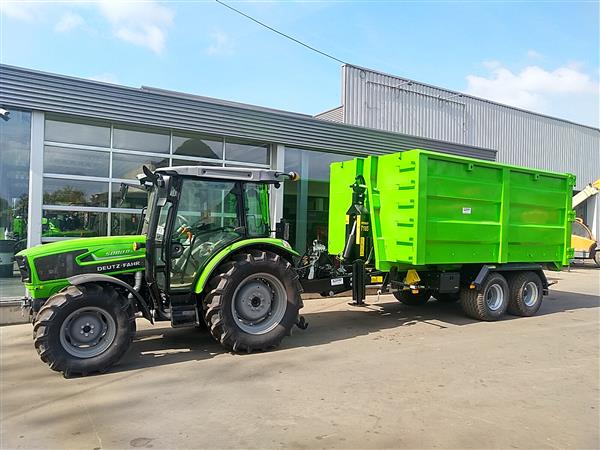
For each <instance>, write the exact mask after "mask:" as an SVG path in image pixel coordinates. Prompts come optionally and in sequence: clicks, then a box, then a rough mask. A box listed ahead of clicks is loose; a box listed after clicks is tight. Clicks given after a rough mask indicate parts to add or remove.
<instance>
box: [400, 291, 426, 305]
mask: <svg viewBox="0 0 600 450" xmlns="http://www.w3.org/2000/svg"><path fill="white" fill-rule="evenodd" d="M394 297H396V300H398V301H399V302H401V303H404V304H405V305H408V306H421V305H424V304H425V303H427V302H428V301H429V299H430V298H431V292H430V291H428V290H421V291H419V293H418V294H413V293H412V292H411V291H409V290H402V291H396V292H394Z"/></svg>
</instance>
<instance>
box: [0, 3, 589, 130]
mask: <svg viewBox="0 0 600 450" xmlns="http://www.w3.org/2000/svg"><path fill="white" fill-rule="evenodd" d="M224 1H226V2H227V3H229V4H231V5H232V6H234V7H235V8H237V9H240V10H242V11H244V12H245V13H247V14H249V15H251V16H253V17H255V18H256V19H258V20H261V21H263V22H265V23H267V24H268V25H270V26H272V27H275V28H277V29H279V30H281V31H283V32H285V33H287V34H290V35H292V36H293V37H295V38H297V39H299V40H302V41H304V42H306V43H307V44H309V45H311V46H313V47H316V48H318V49H320V50H322V51H325V52H327V53H330V54H332V55H334V56H335V57H336V58H338V59H340V60H342V61H346V62H349V63H351V64H355V65H359V66H363V67H368V68H371V69H374V70H379V71H382V72H386V73H391V74H393V75H397V76H400V77H406V78H410V79H414V80H417V81H421V82H425V83H429V84H433V85H436V86H440V87H443V88H447V89H451V90H456V91H460V92H466V93H469V94H472V95H475V96H478V97H483V98H487V99H491V100H495V101H498V102H501V103H504V104H507V105H511V106H516V107H520V108H524V109H528V110H532V111H536V112H540V113H543V114H547V115H550V116H555V117H560V118H564V119H568V120H571V121H574V122H578V123H582V124H586V125H591V126H594V127H599V126H600V116H599V109H600V98H599V81H598V80H599V76H600V61H599V59H600V44H599V42H600V31H599V23H600V8H599V5H600V3H599V2H598V1H563V2H561V1H510V0H506V1H502V2H500V1H460V2H453V1H257V2H239V1H228V0H224ZM0 11H1V12H0V21H1V22H0V62H2V63H3V64H10V65H15V66H20V67H26V68H31V69H36V70H42V71H46V72H53V73H59V74H64V75H70V76H76V77H81V78H89V79H94V80H98V81H105V82H110V83H116V84H122V85H127V86H132V87H140V86H152V87H158V88H163V89H170V90H175V91H182V92H186V93H193V94H199V95H204V96H208V97H216V98H221V99H226V100H233V101H239V102H244V103H250V104H254V105H261V106H267V107H271V108H276V109H283V110H288V111H295V112H300V113H305V114H311V115H312V114H317V113H319V112H322V111H325V110H327V109H331V108H333V107H336V106H339V105H340V103H341V99H340V94H341V64H340V63H339V62H337V61H334V60H331V59H329V58H327V57H324V56H322V55H320V54H317V53H315V52H312V51H310V50H308V49H306V48H304V47H302V46H300V45H298V44H295V43H293V42H291V41H289V40H287V39H285V38H283V37H281V36H279V35H277V34H275V33H273V32H271V31H269V30H267V29H265V28H263V27H261V26H259V25H257V24H256V23H254V22H252V21H250V20H248V19H246V18H244V17H242V16H240V15H237V14H236V13H235V12H232V11H231V10H229V9H227V8H225V7H224V6H222V5H220V4H218V3H216V2H215V1H212V0H210V1H190V0H188V1H186V0H182V1H161V2H159V1H125V0H121V1H119V0H102V1H81V0H74V1H62V2H52V1H27V0H19V1H12V0H0Z"/></svg>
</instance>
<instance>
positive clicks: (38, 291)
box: [17, 236, 146, 298]
mask: <svg viewBox="0 0 600 450" xmlns="http://www.w3.org/2000/svg"><path fill="white" fill-rule="evenodd" d="M145 241H146V236H105V237H93V238H82V239H70V240H66V241H60V242H52V243H50V244H43V245H37V246H35V247H32V248H28V249H26V250H22V251H20V252H19V253H17V255H20V256H26V257H27V262H28V264H29V267H30V269H31V281H30V282H28V283H25V287H26V288H27V290H28V291H29V292H30V294H31V297H32V298H48V297H50V296H51V295H53V294H55V293H56V292H58V291H60V290H61V289H62V288H64V287H66V286H68V285H69V282H68V281H67V280H66V279H65V278H61V279H56V280H50V281H42V280H40V279H39V277H38V274H37V272H36V269H35V262H36V259H38V258H41V257H43V256H50V255H59V254H61V253H67V252H72V251H77V250H85V252H84V253H82V254H81V255H79V256H77V257H76V258H75V261H76V263H77V264H78V265H79V266H82V267H86V266H93V265H96V264H114V263H118V262H122V261H130V260H132V259H141V258H145V256H146V251H145V248H141V249H139V250H134V249H133V244H134V243H136V242H137V243H144V242H145ZM84 259H87V260H88V261H83V260H84ZM140 270H144V267H143V266H142V267H137V268H134V269H125V270H117V271H113V272H108V271H107V272H102V273H103V274H105V275H118V274H123V273H132V272H137V271H140ZM91 273H93V272H91Z"/></svg>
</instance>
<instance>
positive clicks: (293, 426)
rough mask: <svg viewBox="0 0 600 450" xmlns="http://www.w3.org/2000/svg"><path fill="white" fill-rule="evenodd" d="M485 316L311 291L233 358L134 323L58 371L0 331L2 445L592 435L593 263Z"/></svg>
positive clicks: (519, 441) (481, 444) (566, 443)
mask: <svg viewBox="0 0 600 450" xmlns="http://www.w3.org/2000/svg"><path fill="white" fill-rule="evenodd" d="M551 276H553V277H555V278H557V279H559V284H558V285H556V286H553V288H552V294H551V295H550V296H549V297H547V298H546V300H545V302H544V304H543V306H542V308H541V310H540V312H539V315H537V316H535V317H531V318H515V317H512V316H507V317H506V319H505V320H502V321H500V322H495V323H484V322H476V321H473V320H470V319H467V318H465V316H464V315H463V314H462V312H461V311H460V307H459V305H457V304H440V303H437V302H434V301H432V302H430V303H429V304H428V305H426V306H424V307H420V308H410V307H407V306H404V305H401V304H399V303H398V302H396V301H395V300H394V299H393V297H391V296H382V297H381V298H379V299H377V297H369V299H368V302H369V303H370V306H369V307H367V308H360V309H357V308H353V307H350V306H348V305H347V304H346V302H347V301H348V300H347V299H340V298H336V299H322V300H321V299H319V300H310V301H306V302H305V308H304V309H303V313H304V315H305V317H306V319H307V320H308V321H309V322H310V326H309V328H308V330H306V331H301V330H299V329H296V330H294V335H293V336H292V337H290V338H287V339H286V340H285V341H284V343H283V345H282V347H281V348H280V349H278V350H276V351H272V352H268V353H262V354H251V355H232V354H229V353H224V352H223V351H222V349H221V348H220V347H219V346H218V345H217V344H215V343H214V342H213V341H212V339H211V338H210V337H209V336H208V335H207V334H204V333H202V332H199V331H197V330H194V329H170V328H168V327H166V326H163V325H160V326H155V327H152V326H149V325H146V324H145V323H144V322H142V321H139V323H138V329H139V331H138V336H137V339H136V341H135V342H134V344H133V345H132V348H131V349H130V351H129V352H128V354H127V355H126V356H125V358H124V359H123V361H122V362H121V363H120V364H119V365H118V366H115V367H114V368H113V370H112V371H111V372H110V373H107V374H104V375H98V376H92V377H87V378H75V379H64V378H62V377H61V376H60V375H59V374H57V373H55V372H52V371H51V370H50V369H49V368H48V367H46V366H45V365H44V364H43V363H42V362H41V361H40V360H39V358H38V356H37V354H36V353H35V350H34V349H33V345H32V341H31V325H28V324H25V325H14V326H6V327H1V328H0V338H1V349H0V350H1V353H0V358H1V359H0V362H1V364H2V366H1V374H2V375H1V377H2V379H1V380H0V382H1V405H0V408H1V426H2V429H1V436H0V438H1V442H0V443H1V447H2V448H61V449H90V450H92V449H100V448H104V449H106V448H153V449H161V448H280V447H285V448H299V449H302V448H398V447H404V448H507V447H517V448H598V447H599V445H600V442H599V431H598V430H599V423H600V415H599V409H598V408H599V383H600V381H599V380H600V374H599V365H598V363H599V311H600V308H599V307H600V300H599V295H600V286H599V284H600V270H597V269H593V268H583V267H580V268H575V269H573V270H572V271H571V272H570V273H566V272H563V273H559V274H551Z"/></svg>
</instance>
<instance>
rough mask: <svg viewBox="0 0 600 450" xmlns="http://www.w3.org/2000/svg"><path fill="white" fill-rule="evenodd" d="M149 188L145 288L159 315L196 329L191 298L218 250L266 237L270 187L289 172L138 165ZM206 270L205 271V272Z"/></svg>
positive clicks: (196, 315) (194, 303)
mask: <svg viewBox="0 0 600 450" xmlns="http://www.w3.org/2000/svg"><path fill="white" fill-rule="evenodd" d="M144 169H145V170H144V174H143V175H141V176H140V177H139V179H140V182H141V183H142V184H143V185H144V186H146V187H147V189H148V191H149V197H148V208H147V211H146V214H145V217H144V223H143V228H142V234H145V235H146V244H145V245H146V272H145V277H146V284H147V286H148V291H149V294H150V297H151V298H152V301H153V303H154V306H155V311H157V315H158V316H159V317H162V318H170V320H171V323H172V325H173V326H185V325H190V324H194V323H195V324H199V323H200V322H201V321H202V318H201V317H199V313H198V311H197V302H198V299H197V295H196V294H200V293H201V291H202V289H203V282H205V281H206V278H207V277H209V276H210V271H211V267H212V266H213V265H214V264H215V261H220V260H221V259H220V258H218V259H217V260H215V257H216V256H217V255H219V253H222V252H223V253H224V254H227V253H229V252H230V251H232V248H233V247H235V246H236V244H238V245H239V244H242V243H247V242H248V240H254V239H256V240H257V241H259V240H261V239H262V240H264V239H269V238H270V236H271V223H270V217H269V188H270V186H271V185H274V186H275V187H279V183H280V181H282V180H283V179H284V178H292V177H293V176H292V175H290V174H285V173H281V172H276V171H273V170H264V169H246V168H226V167H201V166H183V167H168V168H163V169H158V170H156V171H155V172H151V171H150V170H148V169H146V168H144ZM208 266H211V267H208Z"/></svg>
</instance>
